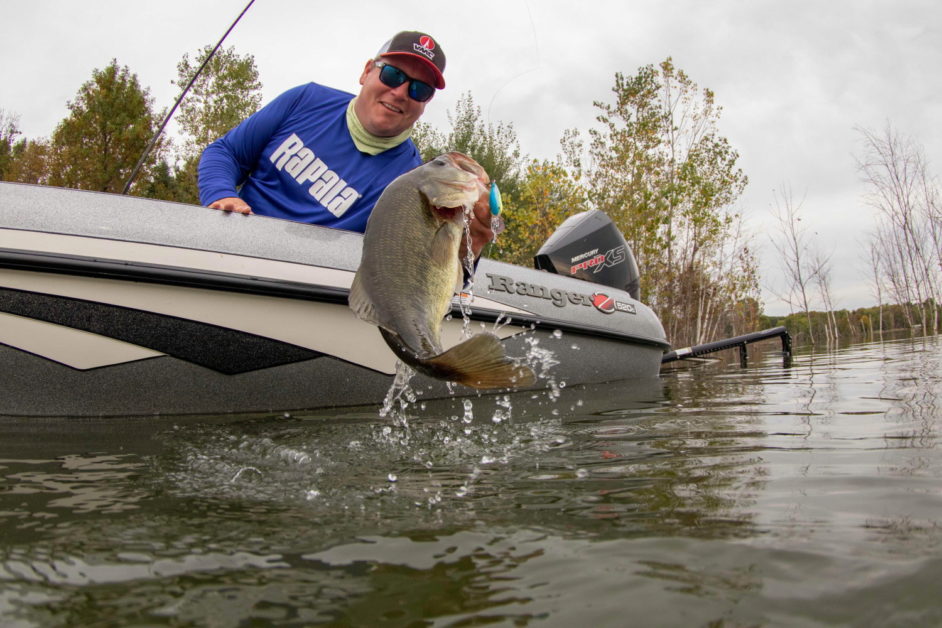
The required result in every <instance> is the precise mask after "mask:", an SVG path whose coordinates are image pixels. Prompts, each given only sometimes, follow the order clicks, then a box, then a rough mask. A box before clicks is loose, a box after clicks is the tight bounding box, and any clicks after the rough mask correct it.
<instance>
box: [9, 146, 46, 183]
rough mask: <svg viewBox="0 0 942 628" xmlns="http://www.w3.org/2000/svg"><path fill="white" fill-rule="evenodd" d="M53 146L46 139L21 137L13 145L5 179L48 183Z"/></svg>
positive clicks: (19, 181)
mask: <svg viewBox="0 0 942 628" xmlns="http://www.w3.org/2000/svg"><path fill="white" fill-rule="evenodd" d="M51 155H52V148H51V147H50V144H49V141H48V140H46V139H38V140H27V139H21V140H19V141H18V142H17V143H16V144H14V145H13V152H12V158H11V160H10V163H9V165H8V167H7V170H6V173H5V174H4V180H6V181H16V182H18V183H33V184H38V185H48V184H49V178H50V170H51V166H50V162H51V161H52V159H51Z"/></svg>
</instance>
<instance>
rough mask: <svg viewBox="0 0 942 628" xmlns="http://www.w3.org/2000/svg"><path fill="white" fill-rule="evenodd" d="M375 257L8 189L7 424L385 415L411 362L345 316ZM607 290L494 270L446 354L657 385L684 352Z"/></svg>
mask: <svg viewBox="0 0 942 628" xmlns="http://www.w3.org/2000/svg"><path fill="white" fill-rule="evenodd" d="M361 243H362V237H361V236H360V235H359V234H354V233H349V232H342V231H337V230H330V229H324V228H320V227H315V226H310V225H301V224H297V223H290V222H286V221H280V220H275V219H269V218H263V217H258V216H241V215H230V214H225V213H223V212H218V211H214V210H208V209H205V208H200V207H194V206H189V205H181V204H177V203H165V202H158V201H151V200H146V199H136V198H130V197H122V196H115V195H107V194H96V193H89V192H79V191H75V190H63V189H57V188H45V187H39V186H25V185H17V184H0V365H2V368H3V372H4V373H5V376H4V377H3V378H0V415H5V416H80V417H81V416H84V417H89V416H112V415H113V416H139V415H180V414H224V413H256V412H291V411H299V410H305V409H314V408H325V407H340V406H352V405H363V404H371V403H380V402H381V401H382V400H383V398H384V396H385V395H386V393H387V391H388V390H389V387H390V385H391V383H392V379H393V376H394V374H395V372H396V368H397V363H396V358H395V356H394V355H393V354H392V352H391V351H390V350H389V348H388V347H387V346H386V344H385V343H384V342H383V340H382V338H381V336H380V334H379V332H378V330H377V329H376V328H375V327H373V326H371V325H368V324H366V323H363V322H362V321H360V320H359V319H357V318H356V317H355V316H354V315H353V313H352V312H351V311H350V309H349V307H348V306H347V302H346V298H347V294H348V293H349V287H350V283H351V282H352V279H353V275H354V273H355V271H356V267H357V264H358V262H359V257H360V247H361ZM600 289H601V287H599V286H595V285H594V284H590V283H588V282H583V281H579V280H575V279H570V278H566V277H561V276H558V275H553V274H549V273H545V272H541V271H535V270H533V269H527V268H522V267H518V266H512V265H508V264H501V263H499V262H493V261H491V260H482V261H481V264H480V265H479V267H478V269H477V273H476V275H475V278H474V285H473V297H471V298H470V300H469V299H468V298H467V297H466V298H465V302H464V305H462V303H461V302H460V301H459V300H458V299H456V302H455V311H454V313H453V315H452V316H451V317H450V319H451V320H450V321H448V322H447V323H446V324H445V326H444V332H443V336H444V337H443V340H444V344H445V345H446V346H448V345H451V344H454V343H456V342H458V341H460V339H461V338H462V336H463V334H465V333H466V332H467V331H468V330H471V331H473V330H475V329H479V328H484V329H489V330H491V331H495V332H496V333H498V335H499V336H501V338H502V339H503V342H504V344H505V345H506V349H507V353H508V354H509V355H511V356H514V357H519V358H523V359H527V360H528V361H529V362H530V363H531V364H533V365H534V367H535V369H536V370H537V371H538V372H539V373H540V374H541V377H540V381H539V382H538V384H537V386H536V387H537V388H540V387H542V388H547V387H549V388H552V387H557V386H559V385H561V384H565V385H574V384H584V383H596V382H603V381H612V380H620V379H633V378H646V377H656V376H657V373H658V370H659V365H660V360H661V356H662V355H663V352H664V351H665V349H666V348H667V343H666V341H665V340H664V336H663V329H662V328H661V326H660V323H659V322H658V321H657V318H656V317H655V316H654V315H653V313H652V312H651V311H650V310H649V309H648V308H646V307H645V306H644V305H643V304H641V303H638V302H636V301H633V300H632V299H630V297H628V295H627V294H625V293H622V292H619V291H615V290H611V289H607V288H606V289H604V290H602V292H604V295H603V297H604V298H603V297H600V296H598V292H599V290H600ZM462 314H463V315H464V316H462ZM466 318H467V319H468V321H467V322H466V320H465V319H466ZM412 385H413V388H415V390H416V391H417V393H418V394H419V395H420V396H423V397H425V398H429V399H432V398H441V397H447V396H451V395H455V394H458V395H461V394H468V395H471V394H478V393H476V392H475V391H473V390H471V389H466V388H464V387H461V386H449V385H447V384H445V383H443V382H439V381H436V380H432V379H429V378H426V377H424V376H420V375H416V376H415V377H414V379H413V383H412Z"/></svg>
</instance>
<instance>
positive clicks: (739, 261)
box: [587, 58, 756, 343]
mask: <svg viewBox="0 0 942 628" xmlns="http://www.w3.org/2000/svg"><path fill="white" fill-rule="evenodd" d="M612 92H613V94H614V96H615V98H614V102H613V103H605V102H598V101H597V102H595V106H596V107H597V108H598V109H599V110H600V112H601V113H600V114H599V115H598V117H597V118H596V119H597V121H598V122H599V123H600V125H601V128H598V129H592V130H591V131H590V136H591V143H590V147H589V154H590V156H591V158H592V162H593V168H592V169H591V171H589V172H588V173H587V177H588V180H589V184H590V186H589V187H590V188H591V190H592V199H593V202H594V204H595V206H596V207H598V208H599V209H601V210H603V211H605V212H606V213H607V214H608V215H609V216H610V217H611V218H612V219H613V220H614V221H615V223H616V224H617V225H618V226H619V228H620V229H621V230H622V232H623V233H624V235H625V238H626V240H628V242H629V244H630V245H631V247H632V249H633V251H634V253H635V256H636V257H637V260H638V265H639V267H640V268H641V269H642V300H645V301H647V302H648V303H649V304H650V305H651V306H652V307H653V308H654V309H655V310H656V311H657V312H658V314H659V315H660V317H661V320H662V322H663V323H664V325H665V328H666V331H667V333H668V337H669V338H671V339H672V340H673V341H674V342H690V343H697V342H705V341H706V340H707V339H708V335H709V333H710V330H715V329H718V328H719V319H720V318H721V317H722V315H723V312H725V311H729V310H732V309H734V304H735V303H736V302H737V301H738V300H741V299H747V298H752V297H753V296H754V294H755V292H756V289H755V287H754V281H753V279H754V278H755V276H756V272H755V267H756V260H755V258H754V256H753V255H752V253H751V249H750V248H749V247H748V238H745V237H739V238H737V241H738V244H739V246H740V247H741V248H740V249H739V250H738V251H725V252H724V255H725V256H726V258H725V259H731V260H735V261H736V263H735V264H732V265H730V264H726V263H725V260H724V259H718V258H717V254H718V251H720V250H723V244H724V242H726V241H728V240H729V239H730V237H731V235H732V234H736V233H740V235H741V232H740V231H739V228H738V224H739V222H740V220H741V218H740V216H738V215H737V214H735V213H733V212H731V211H729V209H728V208H729V206H730V205H732V203H733V202H735V200H736V199H737V198H739V196H740V195H741V194H742V191H743V189H744V188H745V185H746V183H747V178H746V176H745V175H744V174H743V172H742V171H741V170H740V169H739V168H738V167H737V166H736V162H737V160H738V158H739V155H738V153H737V152H736V151H735V150H734V149H733V148H732V147H731V146H730V145H729V142H728V141H727V140H726V139H725V138H724V137H722V136H720V135H719V133H718V131H717V123H718V120H719V116H720V113H721V108H720V107H719V106H718V105H717V104H716V103H715V96H714V94H713V92H712V91H710V90H709V89H703V90H700V88H699V87H698V86H697V85H696V84H695V83H694V82H693V81H692V80H690V79H689V78H688V77H687V75H686V74H685V73H684V72H683V71H682V70H679V69H677V68H675V67H674V65H673V62H672V61H671V59H670V58H668V59H667V60H665V61H664V62H662V63H661V64H660V65H659V66H657V67H655V66H653V65H648V66H644V67H642V68H640V69H639V71H638V73H637V74H636V75H634V76H625V75H624V74H622V73H617V74H616V75H615V85H614V87H613V88H612ZM742 290H746V292H742Z"/></svg>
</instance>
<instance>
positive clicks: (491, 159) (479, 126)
mask: <svg viewBox="0 0 942 628" xmlns="http://www.w3.org/2000/svg"><path fill="white" fill-rule="evenodd" d="M448 121H449V123H450V124H451V131H450V132H449V133H448V134H447V135H445V134H443V133H441V132H439V131H436V130H435V129H433V128H432V127H431V126H429V125H428V124H425V123H422V122H420V123H418V124H416V125H415V128H414V130H413V133H412V140H413V141H414V142H415V143H416V146H417V147H418V148H419V152H420V153H421V155H422V159H423V160H425V161H428V160H429V159H432V158H433V157H436V156H437V155H440V154H442V153H446V152H449V151H458V152H459V153H464V154H465V155H468V156H469V157H471V158H472V159H474V160H475V161H477V162H478V163H479V164H481V167H482V168H484V171H485V172H487V174H488V175H489V176H490V178H491V181H496V182H497V183H498V185H499V186H500V189H501V191H502V192H503V193H505V194H508V195H511V196H512V195H514V194H515V193H516V192H517V187H518V186H519V185H520V171H521V169H522V157H521V153H520V143H519V142H518V141H517V133H516V131H514V129H513V125H511V124H504V123H503V122H499V123H497V124H496V125H495V124H493V123H486V124H485V122H484V121H483V120H482V117H481V108H480V107H478V106H477V105H475V104H474V98H472V96H471V92H467V93H466V94H465V95H464V96H463V97H462V98H461V99H459V100H458V103H457V104H456V105H455V111H454V113H452V112H449V113H448Z"/></svg>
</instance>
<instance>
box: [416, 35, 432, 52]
mask: <svg viewBox="0 0 942 628" xmlns="http://www.w3.org/2000/svg"><path fill="white" fill-rule="evenodd" d="M419 45H420V46H422V47H423V48H427V49H428V50H435V42H434V41H432V38H431V37H429V36H428V35H422V36H421V37H419Z"/></svg>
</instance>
